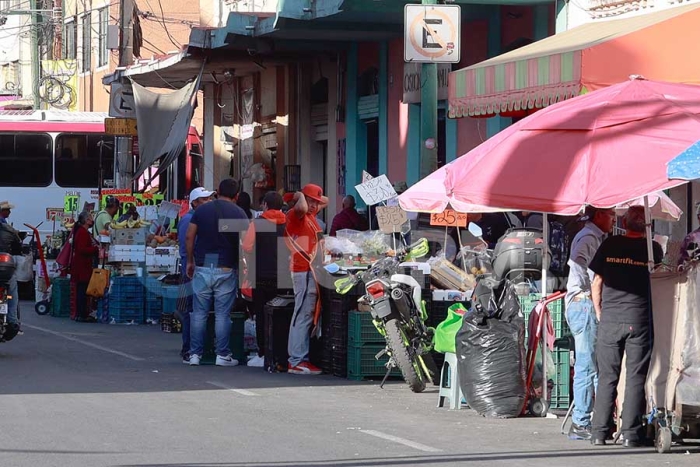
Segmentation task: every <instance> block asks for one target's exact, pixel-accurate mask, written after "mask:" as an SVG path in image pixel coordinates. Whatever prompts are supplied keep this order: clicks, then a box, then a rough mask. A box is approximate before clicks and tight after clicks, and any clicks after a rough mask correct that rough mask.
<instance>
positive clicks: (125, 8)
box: [119, 0, 134, 67]
mask: <svg viewBox="0 0 700 467" xmlns="http://www.w3.org/2000/svg"><path fill="white" fill-rule="evenodd" d="M120 1H121V3H120V6H119V11H120V29H121V42H120V43H119V66H120V67H122V66H129V65H131V62H133V61H134V48H133V41H134V32H133V19H134V0H120Z"/></svg>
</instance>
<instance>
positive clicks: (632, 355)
mask: <svg viewBox="0 0 700 467" xmlns="http://www.w3.org/2000/svg"><path fill="white" fill-rule="evenodd" d="M623 228H625V229H626V233H625V235H615V236H613V237H610V238H608V239H606V240H605V241H603V243H602V245H601V246H600V248H599V249H598V251H597V253H596V254H595V256H594V257H593V261H591V264H590V266H589V267H590V269H591V270H592V271H593V272H594V273H595V276H594V278H593V283H592V285H591V296H592V299H593V306H594V307H595V311H596V314H597V316H598V321H599V323H600V326H599V328H598V345H597V353H596V361H597V362H598V375H599V381H598V391H597V393H596V398H595V406H594V411H593V429H592V443H593V444H594V445H596V446H600V445H604V444H605V440H606V439H607V437H608V435H609V433H610V432H611V430H612V429H613V426H612V425H611V420H612V411H613V405H614V404H615V400H616V398H617V384H618V382H619V380H620V370H621V366H622V356H623V355H624V354H625V353H626V354H627V366H626V374H627V376H626V381H625V398H624V402H623V407H622V436H623V438H624V440H623V445H624V446H625V447H639V446H641V445H642V443H643V442H644V429H643V425H642V420H643V416H644V414H645V413H646V397H645V391H644V384H645V382H646V379H647V372H648V370H649V362H650V360H651V349H652V341H653V327H652V326H653V323H652V319H651V280H650V274H649V268H648V260H649V256H648V254H647V244H646V242H647V240H646V238H645V228H646V222H645V218H644V208H643V207H642V206H631V207H630V208H629V209H628V210H627V213H626V214H625V216H624V218H623ZM653 251H654V253H653V254H654V258H653V261H654V263H655V264H658V263H660V262H661V259H662V257H663V251H662V249H661V245H659V244H658V243H656V242H654V244H653ZM577 358H578V356H577Z"/></svg>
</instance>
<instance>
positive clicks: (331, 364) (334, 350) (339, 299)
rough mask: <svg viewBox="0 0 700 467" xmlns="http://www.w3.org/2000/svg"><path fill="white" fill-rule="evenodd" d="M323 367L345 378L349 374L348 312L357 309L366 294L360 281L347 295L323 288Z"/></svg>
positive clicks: (326, 370)
mask: <svg viewBox="0 0 700 467" xmlns="http://www.w3.org/2000/svg"><path fill="white" fill-rule="evenodd" d="M323 290H324V292H323V295H324V296H323V297H322V306H323V310H322V313H323V317H322V320H321V322H322V325H323V329H322V335H323V349H322V350H321V361H322V366H321V369H322V370H324V371H325V372H326V373H330V374H333V375H335V376H339V377H341V378H345V377H347V375H348V313H349V312H350V311H352V310H356V309H357V300H358V299H359V298H360V297H361V296H362V295H363V294H364V291H365V289H364V284H362V283H359V284H357V285H356V286H355V288H353V289H352V290H350V291H349V292H348V293H347V294H345V295H339V294H338V293H336V291H335V290H330V289H323Z"/></svg>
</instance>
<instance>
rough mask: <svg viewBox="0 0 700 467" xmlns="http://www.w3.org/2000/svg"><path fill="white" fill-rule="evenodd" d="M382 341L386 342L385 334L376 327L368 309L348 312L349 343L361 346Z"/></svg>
mask: <svg viewBox="0 0 700 467" xmlns="http://www.w3.org/2000/svg"><path fill="white" fill-rule="evenodd" d="M382 342H384V336H382V335H381V334H379V331H377V328H376V327H374V323H373V322H372V315H371V314H370V313H368V312H366V311H351V312H349V313H348V344H350V345H356V346H360V345H365V344H377V343H382Z"/></svg>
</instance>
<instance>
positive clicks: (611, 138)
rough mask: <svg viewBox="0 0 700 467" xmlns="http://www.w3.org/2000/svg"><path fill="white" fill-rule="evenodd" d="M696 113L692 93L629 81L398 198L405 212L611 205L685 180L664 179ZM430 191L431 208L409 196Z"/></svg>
mask: <svg viewBox="0 0 700 467" xmlns="http://www.w3.org/2000/svg"><path fill="white" fill-rule="evenodd" d="M699 116H700V88H699V87H697V86H691V85H684V84H671V83H662V82H655V81H647V80H644V79H639V78H633V79H631V80H630V81H626V82H624V83H620V84H617V85H614V86H610V87H608V88H604V89H601V90H598V91H594V92H591V93H589V94H585V95H582V96H578V97H576V98H574V99H570V100H567V101H564V102H560V103H557V104H555V105H552V106H550V107H547V108H545V109H542V110H540V111H539V112H537V113H535V114H533V115H531V116H530V117H527V118H525V119H523V120H521V121H520V122H518V123H516V124H515V125H512V126H510V127H509V128H507V129H505V130H503V131H502V132H500V133H499V134H497V135H496V136H494V137H493V138H491V139H489V140H488V141H486V142H485V143H483V144H481V145H480V146H478V147H477V148H475V149H473V150H472V151H470V152H468V153H467V154H465V155H464V156H462V157H460V158H459V159H457V160H456V161H454V162H453V163H451V164H449V165H447V166H445V167H443V168H442V169H440V170H439V171H437V172H435V173H434V174H432V175H431V176H429V177H428V178H427V179H425V180H424V181H421V182H419V183H417V184H416V185H415V186H414V187H412V188H411V189H410V190H408V191H406V192H405V193H404V194H403V195H401V197H400V198H399V201H400V203H401V206H403V207H404V209H407V210H416V208H420V207H421V206H428V205H429V207H430V209H429V210H431V211H439V210H441V209H444V208H445V207H447V205H448V204H450V205H451V206H452V207H453V208H454V209H456V210H458V211H464V212H468V211H469V210H470V209H474V207H481V208H480V209H478V210H485V209H486V208H498V209H509V210H513V211H521V210H525V211H539V212H548V213H554V214H563V215H575V214H578V213H579V212H581V210H582V209H583V208H584V207H585V206H586V205H592V206H597V207H613V206H616V205H618V204H622V203H625V202H628V201H631V200H634V199H637V198H640V197H643V196H645V195H648V194H650V193H654V192H656V191H660V190H664V189H667V188H671V187H673V186H677V185H680V184H682V183H684V182H683V181H679V180H668V178H667V177H666V164H667V162H668V161H670V160H671V159H672V158H673V157H675V156H677V155H678V154H680V153H681V152H683V150H685V149H686V148H687V147H688V146H690V145H691V144H693V143H694V142H695V141H696V140H697V139H698V135H700V118H698V117H699ZM443 175H444V190H445V191H444V193H438V191H439V190H436V186H437V182H438V179H439V178H440V177H442V176H443ZM428 180H430V181H429V182H428ZM424 182H426V183H425V185H423V183H424ZM424 187H425V188H424ZM430 192H436V194H435V197H434V200H433V201H432V203H428V202H427V201H426V200H425V199H422V200H421V199H419V198H418V197H417V198H412V196H413V195H414V194H419V193H421V194H423V193H430ZM423 198H425V196H423Z"/></svg>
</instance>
